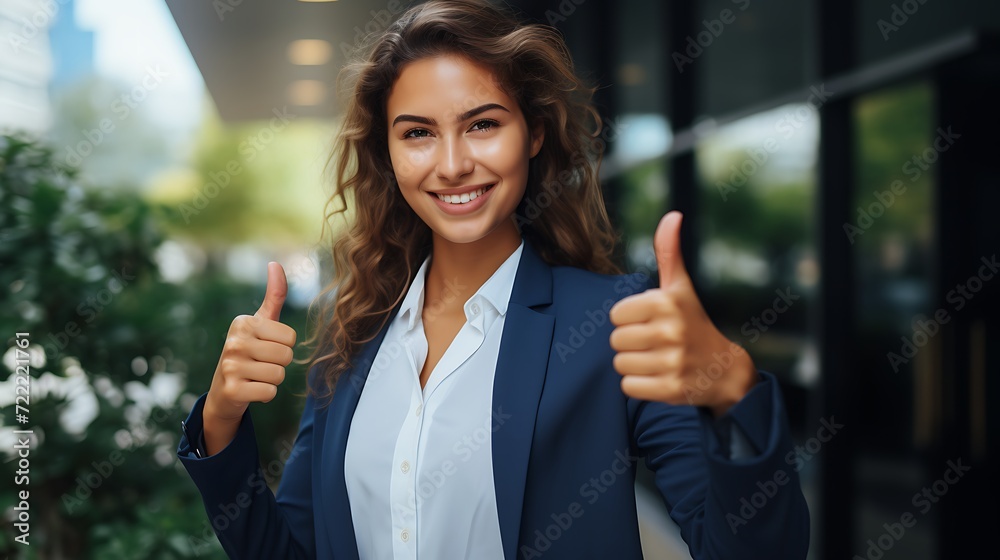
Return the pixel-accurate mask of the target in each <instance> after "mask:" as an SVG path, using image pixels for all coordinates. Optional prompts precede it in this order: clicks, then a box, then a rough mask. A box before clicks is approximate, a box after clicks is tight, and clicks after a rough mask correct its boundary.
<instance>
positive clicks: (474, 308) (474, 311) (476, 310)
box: [472, 303, 479, 315]
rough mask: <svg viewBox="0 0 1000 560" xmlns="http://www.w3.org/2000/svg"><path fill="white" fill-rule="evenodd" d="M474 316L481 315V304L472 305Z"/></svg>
mask: <svg viewBox="0 0 1000 560" xmlns="http://www.w3.org/2000/svg"><path fill="white" fill-rule="evenodd" d="M472 314H473V315H479V304H478V303H473V304H472Z"/></svg>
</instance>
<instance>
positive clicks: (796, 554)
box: [177, 241, 809, 560]
mask: <svg viewBox="0 0 1000 560" xmlns="http://www.w3.org/2000/svg"><path fill="white" fill-rule="evenodd" d="M639 280H642V282H639ZM652 282H653V279H647V278H645V277H644V276H643V275H639V274H636V275H603V274H596V273H592V272H588V271H585V270H581V269H577V268H572V267H561V266H560V267H551V266H549V265H548V264H547V263H545V262H544V261H543V260H542V259H541V257H540V256H539V255H538V253H537V251H536V250H535V249H534V248H533V247H532V246H531V244H530V242H527V241H526V242H525V246H524V250H523V253H522V255H521V261H520V264H519V266H518V268H517V274H516V276H515V279H514V285H513V289H512V292H511V296H510V304H509V306H508V309H507V317H506V321H505V323H504V328H503V333H502V338H501V343H500V351H499V357H498V360H497V366H496V367H497V369H496V376H495V380H494V387H493V433H492V452H493V479H494V485H495V489H496V498H497V510H498V511H497V513H498V515H499V520H500V533H501V537H502V542H503V550H504V557H505V558H507V559H515V558H516V559H518V560H528V559H531V558H545V559H567V560H579V559H585V558H595V559H616V560H617V559H638V558H642V552H641V548H640V542H639V530H638V520H637V516H636V502H635V492H634V482H635V475H636V468H637V466H638V462H639V461H640V460H643V461H645V464H646V465H647V466H648V468H649V469H650V470H651V471H652V472H653V473H654V474H655V482H656V486H657V488H658V489H659V491H660V494H661V496H662V498H663V500H664V503H665V504H666V507H667V509H668V511H669V513H670V516H671V517H672V518H673V519H674V521H676V522H677V524H678V525H679V527H680V530H681V534H682V536H683V538H684V540H685V541H686V542H687V543H688V546H689V548H690V551H691V555H692V556H693V558H695V559H696V560H700V559H725V560H737V559H757V558H760V559H767V560H781V559H800V558H805V557H806V551H807V548H808V540H809V512H808V510H807V508H806V503H805V500H804V498H803V495H802V491H801V489H800V487H799V479H798V474H797V469H796V465H795V464H793V462H792V461H790V460H786V457H792V455H791V454H790V452H791V450H792V441H791V438H790V435H789V429H788V423H787V420H786V415H785V411H784V407H783V404H782V399H781V395H780V392H779V389H778V384H777V382H776V380H775V379H774V377H773V376H772V375H771V374H769V373H767V372H760V376H761V379H760V382H758V384H757V385H756V386H755V387H754V388H753V389H752V390H751V391H750V393H749V394H748V395H747V396H746V397H744V399H743V400H742V401H740V402H739V403H737V404H736V405H735V406H734V407H733V408H732V409H731V410H730V412H729V413H727V414H726V415H725V416H724V417H723V419H721V420H720V421H716V420H714V419H713V418H712V416H711V414H710V413H709V412H707V410H704V409H700V408H696V407H692V406H674V405H668V404H664V403H658V402H650V401H640V400H636V399H633V398H630V397H627V396H625V395H624V394H623V393H622V391H621V387H620V380H621V377H620V375H619V374H618V373H617V372H616V371H615V370H614V369H613V367H612V357H613V356H614V351H613V350H612V349H611V346H610V343H609V336H610V334H611V331H612V330H613V328H614V326H613V325H612V324H611V323H610V321H608V319H607V311H608V310H609V309H610V308H611V306H612V305H613V304H614V303H615V302H617V301H618V300H620V299H622V298H623V297H625V296H627V295H630V294H632V293H636V292H637V291H642V290H644V289H646V288H648V287H650V286H652V285H653V283H652ZM398 309H399V308H398V306H397V308H396V309H394V310H393V311H392V313H391V316H390V320H389V321H386V323H385V325H386V326H385V327H384V328H383V329H382V330H381V332H379V333H378V335H377V336H376V337H375V338H374V339H373V340H372V341H371V342H369V343H368V344H366V345H365V346H364V347H363V348H362V350H361V352H360V354H359V356H358V357H357V359H356V361H355V362H354V367H353V368H352V369H351V370H349V371H347V372H345V374H344V375H342V376H341V378H340V380H339V382H338V385H337V390H336V391H335V393H334V397H333V400H332V403H331V404H330V405H329V406H328V407H320V406H317V401H316V400H315V399H314V397H312V396H309V397H307V399H306V403H305V409H304V411H303V413H302V418H301V421H300V425H299V430H298V435H297V437H296V439H295V443H294V446H293V447H292V448H291V450H290V451H289V452H286V453H285V455H287V459H286V457H285V456H282V459H283V460H286V462H285V463H284V465H283V471H282V465H264V466H263V467H262V466H261V465H260V460H259V457H258V451H257V443H256V436H255V434H254V429H253V422H252V420H251V415H250V412H249V409H248V411H247V412H246V413H245V416H244V418H243V420H242V423H241V425H240V428H239V430H238V432H237V434H236V437H235V438H234V440H233V441H232V442H231V443H230V444H229V445H228V446H227V447H226V448H225V449H223V450H221V451H219V452H218V453H216V454H215V455H213V456H211V457H199V456H197V453H196V451H195V448H196V447H197V442H199V441H201V440H200V438H201V426H202V419H201V414H202V409H203V407H204V402H205V396H206V394H207V393H206V394H203V395H201V397H200V398H199V399H198V401H197V402H196V404H195V405H194V407H193V409H192V411H191V413H190V415H189V416H188V418H187V420H186V422H185V429H184V430H183V431H184V433H183V434H182V437H181V441H180V444H179V446H178V450H177V453H178V457H179V458H180V460H181V462H182V463H183V465H184V467H185V468H186V469H187V471H188V473H189V474H190V476H191V478H192V479H193V481H194V483H195V484H196V486H197V487H198V489H199V491H200V492H201V495H202V497H203V500H204V503H205V509H206V511H207V513H208V516H209V518H210V520H211V521H212V526H213V529H214V530H215V533H216V535H217V536H218V538H219V540H220V542H221V543H222V546H223V548H224V549H225V550H226V551H227V553H228V554H229V555H230V557H231V558H328V559H334V558H335V559H337V560H347V559H357V558H358V550H357V544H356V542H355V537H354V528H353V525H352V519H351V509H350V504H349V503H348V494H347V487H346V483H345V479H344V453H345V449H346V446H347V435H348V430H349V428H350V424H351V419H352V417H353V415H354V411H355V409H356V407H357V404H358V399H359V396H360V394H361V389H362V388H363V387H364V384H365V380H366V379H367V375H368V372H369V369H370V368H371V364H372V360H373V359H374V357H375V354H376V351H377V349H378V348H379V346H380V345H381V343H382V339H383V338H384V337H385V333H386V331H387V330H388V325H389V323H390V321H391V319H392V317H395V315H396V313H397V312H398ZM317 372H318V369H317V368H313V369H311V370H310V371H309V374H308V382H309V383H312V384H314V387H317V388H320V387H321V386H322V383H321V380H320V379H319V376H318V375H317ZM254 406H258V405H254ZM726 421H728V422H735V423H736V424H737V425H738V426H739V427H740V429H741V430H742V432H743V433H744V434H746V436H747V438H748V440H749V442H750V443H751V445H752V447H753V448H754V451H755V452H756V454H755V455H754V456H753V457H752V458H745V459H739V460H733V459H730V458H729V456H728V446H727V445H726V444H725V443H724V441H723V438H724V431H719V429H718V428H719V426H720V425H722V422H726ZM262 469H266V470H267V471H268V472H269V473H270V474H271V475H275V474H278V473H280V474H281V475H282V477H281V482H280V484H279V486H278V489H277V492H276V494H273V493H272V492H271V490H270V489H269V488H268V486H267V485H266V483H265V477H264V474H263V470H262ZM443 530H447V528H443ZM386 538H391V536H389V535H387V536H386ZM436 560H450V559H436Z"/></svg>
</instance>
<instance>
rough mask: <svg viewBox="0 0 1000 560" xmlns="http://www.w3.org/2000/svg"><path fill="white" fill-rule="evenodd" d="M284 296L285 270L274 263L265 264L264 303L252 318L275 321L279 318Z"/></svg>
mask: <svg viewBox="0 0 1000 560" xmlns="http://www.w3.org/2000/svg"><path fill="white" fill-rule="evenodd" d="M286 295H288V281H287V280H286V279H285V269H284V268H282V267H281V265H280V264H278V263H276V262H269V263H267V291H266V292H265V293H264V302H263V303H261V304H260V309H258V310H257V313H254V316H256V317H263V318H264V319H270V320H272V321H277V320H278V319H279V318H280V317H281V306H282V305H284V303H285V296H286Z"/></svg>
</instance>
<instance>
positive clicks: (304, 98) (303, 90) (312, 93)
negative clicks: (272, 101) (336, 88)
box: [288, 80, 326, 106]
mask: <svg viewBox="0 0 1000 560" xmlns="http://www.w3.org/2000/svg"><path fill="white" fill-rule="evenodd" d="M325 99H326V84H324V83H323V82H321V81H319V80H296V81H294V82H292V83H291V84H290V85H289V86H288V101H289V102H290V103H292V104H294V105H302V106H305V105H319V104H320V103H322V102H323V101H324V100H325Z"/></svg>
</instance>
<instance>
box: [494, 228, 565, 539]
mask: <svg viewBox="0 0 1000 560" xmlns="http://www.w3.org/2000/svg"><path fill="white" fill-rule="evenodd" d="M551 303H552V269H551V268H550V267H549V265H548V264H546V263H545V261H543V260H542V258H541V257H540V256H539V255H538V254H537V253H536V252H535V250H534V249H533V248H532V246H531V244H530V243H529V242H528V241H527V240H525V243H524V249H523V250H522V253H521V262H520V263H519V264H518V268H517V274H516V275H515V277H514V286H513V289H512V291H511V295H510V303H509V304H508V306H507V317H506V319H505V320H504V326H503V334H502V335H501V338H500V354H499V356H498V358H497V367H496V376H495V377H494V380H493V442H492V445H493V484H494V488H495V491H496V498H497V515H498V516H499V519H500V536H501V540H502V542H503V552H504V557H505V558H512V559H513V558H517V542H518V536H519V533H520V528H521V510H522V508H523V506H524V486H525V481H526V479H527V475H528V455H529V452H530V451H531V440H532V436H533V434H534V429H535V416H536V415H537V412H538V402H539V399H540V398H541V396H542V386H543V385H544V383H545V374H546V371H547V365H548V361H549V348H550V347H551V345H552V335H553V331H554V326H555V317H553V316H552V315H547V314H545V313H542V312H540V311H536V310H534V309H532V307H535V306H539V305H549V304H551Z"/></svg>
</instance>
